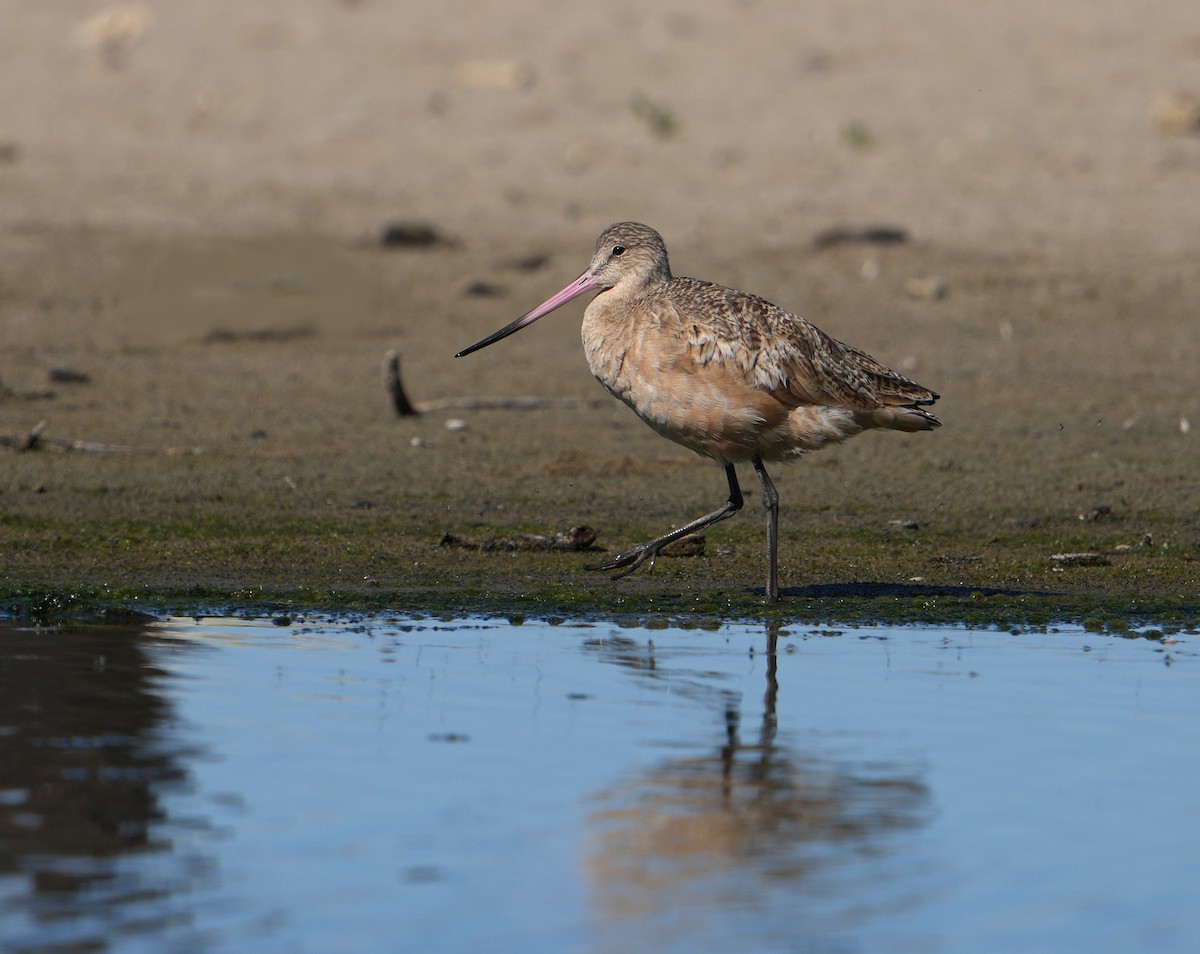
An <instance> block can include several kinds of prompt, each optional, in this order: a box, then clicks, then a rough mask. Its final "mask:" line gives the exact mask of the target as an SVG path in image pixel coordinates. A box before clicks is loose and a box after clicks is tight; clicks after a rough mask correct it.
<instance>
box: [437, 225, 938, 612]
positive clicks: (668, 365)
mask: <svg viewBox="0 0 1200 954" xmlns="http://www.w3.org/2000/svg"><path fill="white" fill-rule="evenodd" d="M588 292H597V293H598V294H597V295H596V297H595V298H593V299H592V301H591V303H590V304H589V305H588V306H587V310H586V311H584V313H583V347H584V350H585V351H586V352H587V360H588V366H589V367H590V368H591V370H592V374H594V375H595V376H596V378H597V380H599V382H600V383H601V384H603V385H604V387H605V388H607V389H608V391H609V393H610V394H612V395H613V396H614V397H616V398H619V399H620V400H621V401H623V402H624V403H625V404H628V405H629V407H631V408H632V409H633V411H634V413H636V414H637V416H638V417H640V418H641V419H642V420H643V421H645V422H646V423H647V424H649V425H650V426H651V427H652V428H654V430H655V431H657V432H658V433H659V434H661V435H662V436H663V437H669V438H670V439H671V440H673V441H675V442H676V443H678V444H682V445H683V446H684V447H687V448H690V449H691V450H693V451H695V452H696V453H697V454H700V455H702V456H704V457H710V458H712V459H713V460H715V461H716V462H717V463H719V464H720V465H721V466H722V467H724V469H725V477H726V480H728V482H729V499H728V500H727V501H726V502H725V505H724V506H723V507H720V508H718V509H717V510H714V511H713V512H712V513H709V514H705V515H704V516H702V517H698V518H696V519H695V520H693V521H691V522H690V523H687V524H684V525H683V526H681V527H676V528H675V529H674V530H671V531H670V532H669V533H664V534H663V535H662V536H661V537H656V538H655V539H653V540H650V541H649V542H647V543H641V544H638V545H637V546H635V547H633V548H631V549H629V550H626V551H625V552H623V553H621V554H619V555H618V556H615V557H613V558H612V559H610V560H606V561H605V562H603V563H601V564H599V565H598V566H596V567H594V568H593V569H597V570H620V571H621V572H620V573H617V574H614V576H613V579H620V578H621V577H623V576H627V575H628V574H630V573H632V572H633V571H634V570H636V569H637V568H638V567H639V566H641V565H642V564H643V563H647V562H649V564H650V566H651V567H653V566H654V560H655V557H657V556H658V554H659V552H660V551H661V550H662V548H663V547H665V546H667V545H668V544H670V543H672V542H674V541H675V540H678V539H680V538H681V537H686V536H688V535H689V534H692V533H696V532H697V531H698V530H703V529H704V528H705V527H708V526H711V525H712V524H714V523H716V522H717V521H718V520H724V519H725V518H726V517H730V516H732V515H733V514H735V513H737V511H739V510H740V509H741V508H742V503H743V501H742V491H741V487H740V486H739V485H738V479H737V473H736V471H735V469H734V465H735V464H738V463H744V462H746V461H749V462H750V464H751V465H753V467H754V471H755V473H757V474H758V479H759V481H760V482H761V483H762V492H763V505H764V506H765V507H766V510H767V583H766V588H765V593H766V599H767V601H768V602H775V601H776V600H778V599H779V571H778V551H779V494H778V492H777V491H776V490H775V485H774V484H773V483H772V482H771V478H770V477H769V476H768V475H767V470H766V467H765V466H764V465H763V461H766V460H770V461H784V460H790V459H792V458H795V457H799V456H800V455H801V454H803V453H804V452H805V451H810V450H817V449H818V448H821V447H824V446H825V445H827V444H834V443H838V442H840V441H843V440H845V439H846V438H848V437H853V436H854V435H855V434H860V433H862V432H863V431H865V430H869V429H871V428H876V427H879V428H885V429H890V430H896V431H929V430H932V429H933V428H935V427H939V426H940V425H941V423H942V422H941V421H939V420H938V419H937V418H936V417H935V416H934V415H933V414H931V413H930V412H929V411H926V410H924V408H923V405H926V404H932V403H934V402H935V401H936V400H937V399H938V395H937V394H936V393H935V392H933V391H931V390H929V389H928V388H926V387H922V386H921V385H919V384H917V383H916V382H915V381H911V380H909V379H908V378H906V377H905V376H904V375H902V374H899V373H897V372H896V371H892V370H891V369H890V368H887V367H884V365H882V364H880V363H879V362H878V361H876V360H875V359H874V358H872V357H871V356H870V355H868V354H866V353H865V352H862V351H859V350H858V349H857V348H853V347H851V346H850V345H847V344H843V343H842V342H840V341H838V340H836V339H835V338H831V337H830V336H829V335H827V334H825V332H823V331H821V330H820V329H819V328H817V327H816V325H814V324H812V323H811V322H809V321H806V320H805V319H804V318H801V317H799V316H798V315H793V314H791V313H790V312H787V311H785V310H784V309H782V308H780V307H779V306H777V305H773V304H771V303H770V302H769V301H766V300H765V299H762V298H759V297H758V296H756V295H751V294H748V293H746V292H741V291H737V290H735V289H732V288H725V287H724V286H721V285H715V284H713V283H711V282H704V281H699V280H698V279H695V278H676V277H675V276H673V275H672V274H671V266H670V264H669V263H668V261H667V248H666V246H665V245H664V244H663V240H662V236H660V235H659V234H658V233H657V232H656V231H655V230H654V229H652V228H650V227H649V226H647V225H642V224H641V223H639V222H617V223H616V224H614V225H610V226H609V227H608V228H606V229H605V230H604V231H603V232H602V233H600V238H598V239H597V240H596V248H595V251H594V252H593V254H592V261H591V263H590V264H589V265H588V267H587V268H586V269H585V270H584V272H583V274H582V275H580V276H579V277H578V278H577V279H575V281H573V282H571V283H570V284H569V285H567V286H566V287H565V288H564V289H562V291H560V292H558V294H556V295H553V296H552V297H550V298H548V299H546V301H544V302H542V304H540V305H538V306H537V307H536V308H534V309H533V310H532V311H528V312H526V313H525V314H524V315H522V316H521V317H520V318H518V319H517V320H516V321H514V322H513V323H512V324H510V325H506V326H505V327H503V328H501V329H500V330H499V331H497V332H495V333H494V334H491V335H488V336H487V337H486V338H484V339H483V340H482V341H479V342H476V343H475V344H473V345H471V347H469V348H464V349H463V350H462V351H460V352H459V353H458V354H457V355H455V357H457V358H461V357H463V356H464V355H468V354H471V352H473V351H478V350H479V349H480V348H486V347H487V346H488V345H490V344H495V343H496V342H497V341H499V340H500V339H501V338H506V337H508V336H509V335H511V334H512V333H513V332H516V331H520V330H521V329H522V328H524V327H526V326H528V325H531V324H533V322H535V321H537V320H538V319H539V318H541V317H543V316H544V315H548V314H549V313H550V312H552V311H554V310H555V309H556V308H559V307H560V306H562V305H565V304H566V303H567V302H569V301H571V300H572V299H574V298H578V297H579V296H580V295H586V294H587V293H588Z"/></svg>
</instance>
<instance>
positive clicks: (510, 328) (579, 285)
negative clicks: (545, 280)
mask: <svg viewBox="0 0 1200 954" xmlns="http://www.w3.org/2000/svg"><path fill="white" fill-rule="evenodd" d="M599 287H600V283H599V282H598V281H597V280H596V276H595V275H593V274H592V273H591V270H590V269H589V270H588V271H586V272H584V273H583V274H582V275H580V276H579V277H578V278H577V279H575V281H573V282H571V284H570V285H568V286H567V287H566V288H564V289H563V290H562V291H560V292H559V293H558V294H557V295H555V296H553V297H552V298H547V299H546V300H545V301H544V302H542V303H541V304H540V305H538V306H537V307H536V308H535V309H533V311H527V312H526V313H525V314H523V315H522V316H521V317H520V318H518V319H517V320H516V321H514V322H513V323H512V324H511V325H505V326H504V327H503V328H501V329H500V330H499V331H497V332H495V333H494V334H490V335H488V336H487V337H486V338H484V339H483V340H482V341H477V342H475V344H473V345H471V347H469V348H463V350H462V351H460V352H459V353H458V354H456V355H455V356H454V357H456V358H461V357H463V356H464V355H468V354H470V353H471V352H472V351H478V350H479V349H480V348H486V347H487V346H488V345H490V344H495V343H496V342H497V341H499V340H500V339H501V338H507V337H508V336H509V335H511V334H512V333H513V332H514V331H520V330H521V329H522V328H524V327H525V326H526V325H532V324H533V323H534V322H535V321H537V320H538V319H539V318H541V317H542V316H543V315H548V314H550V312H552V311H554V309H555V308H558V307H560V306H561V305H565V304H566V303H567V302H569V301H570V300H571V299H573V298H578V297H579V296H580V295H586V294H587V293H588V292H590V291H595V290H596V289H597V288H599Z"/></svg>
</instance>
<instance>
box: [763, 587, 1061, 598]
mask: <svg viewBox="0 0 1200 954" xmlns="http://www.w3.org/2000/svg"><path fill="white" fill-rule="evenodd" d="M780 595H781V596H782V597H784V598H785V599H786V598H795V597H806V598H809V599H831V598H833V599H838V598H841V599H844V598H847V597H854V598H859V599H861V598H868V599H869V598H872V597H922V596H953V597H958V598H969V597H972V596H1062V595H1063V594H1062V593H1053V592H1048V591H1046V590H1013V589H1006V588H1002V587H994V586H929V585H926V584H923V583H817V584H814V585H813V586H790V587H784V588H782V589H781V590H780Z"/></svg>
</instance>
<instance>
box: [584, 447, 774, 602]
mask: <svg viewBox="0 0 1200 954" xmlns="http://www.w3.org/2000/svg"><path fill="white" fill-rule="evenodd" d="M756 460H757V458H756ZM760 466H762V462H761V461H759V462H758V463H756V464H755V467H760ZM725 477H726V478H727V479H728V480H729V500H727V501H726V502H725V506H724V507H722V508H721V509H720V510H714V511H713V512H712V513H708V514H705V515H704V516H703V517H698V518H697V519H695V520H693V521H692V522H691V523H689V524H686V525H685V526H682V527H677V528H676V529H674V530H672V531H671V532H670V533H664V534H663V535H662V536H661V537H657V538H656V539H654V540H651V541H650V542H649V543H640V544H638V545H637V546H636V547H634V548H633V549H632V550H626V551H625V552H624V553H622V554H620V555H619V556H615V557H613V558H612V559H611V560H605V561H604V562H603V563H600V564H598V565H596V566H593V567H589V568H588V569H591V570H617V569H620V568H621V567H626V568H627V569H624V570H622V571H621V572H620V573H617V574H615V575H614V576H613V579H614V580H619V579H621V577H623V576H628V575H629V574H630V573H632V572H633V571H634V570H636V569H637V568H638V567H639V566H641V565H642V564H643V563H645V562H646V561H647V560H649V561H650V566H652V567H653V566H654V558H655V557H657V556H658V553H659V551H660V550H661V549H662V548H663V547H665V546H666V545H667V544H669V543H674V542H675V541H676V540H679V539H680V538H682V537H686V536H687V535H688V534H689V533H695V532H696V531H697V530H703V529H704V528H705V527H709V526H712V525H713V524H714V523H716V522H717V521H718V520H724V519H725V518H726V517H731V516H733V515H734V514H735V513H737V512H738V511H739V510H741V509H742V488H741V487H739V486H738V479H737V472H736V471H735V470H734V469H733V464H726V465H725ZM768 483H769V481H768ZM771 490H772V492H774V490H775V488H774V487H772V488H771Z"/></svg>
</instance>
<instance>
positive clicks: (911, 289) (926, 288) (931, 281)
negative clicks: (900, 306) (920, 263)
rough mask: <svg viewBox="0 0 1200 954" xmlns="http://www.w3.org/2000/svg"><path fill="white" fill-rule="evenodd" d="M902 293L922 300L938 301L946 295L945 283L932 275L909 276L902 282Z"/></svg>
mask: <svg viewBox="0 0 1200 954" xmlns="http://www.w3.org/2000/svg"><path fill="white" fill-rule="evenodd" d="M904 294H906V295H907V296H908V297H909V298H917V299H920V300H922V301H938V300H939V299H942V298H945V297H946V283H945V282H944V281H942V280H941V279H940V278H938V277H936V276H934V275H930V276H929V277H927V278H917V277H913V278H909V279H907V280H906V281H905V282H904Z"/></svg>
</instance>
